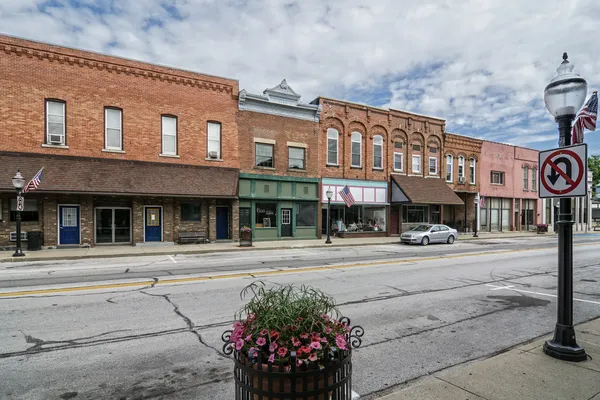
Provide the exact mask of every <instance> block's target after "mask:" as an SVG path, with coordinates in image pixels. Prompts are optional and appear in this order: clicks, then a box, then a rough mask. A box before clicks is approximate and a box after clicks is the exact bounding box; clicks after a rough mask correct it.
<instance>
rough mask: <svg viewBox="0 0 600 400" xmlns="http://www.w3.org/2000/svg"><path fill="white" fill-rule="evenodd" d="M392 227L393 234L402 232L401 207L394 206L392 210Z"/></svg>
mask: <svg viewBox="0 0 600 400" xmlns="http://www.w3.org/2000/svg"><path fill="white" fill-rule="evenodd" d="M390 219H391V220H390V229H391V232H390V233H391V234H392V235H397V234H399V233H400V207H392V209H391V211H390Z"/></svg>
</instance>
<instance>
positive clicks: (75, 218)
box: [58, 206, 79, 244]
mask: <svg viewBox="0 0 600 400" xmlns="http://www.w3.org/2000/svg"><path fill="white" fill-rule="evenodd" d="M58 215H59V238H58V240H59V242H58V243H59V244H79V206H59V207H58Z"/></svg>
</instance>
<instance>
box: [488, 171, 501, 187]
mask: <svg viewBox="0 0 600 400" xmlns="http://www.w3.org/2000/svg"><path fill="white" fill-rule="evenodd" d="M494 174H498V177H499V178H500V179H499V180H500V181H501V182H500V183H494V179H493V178H494ZM504 183H505V179H504V171H490V184H492V185H497V186H504Z"/></svg>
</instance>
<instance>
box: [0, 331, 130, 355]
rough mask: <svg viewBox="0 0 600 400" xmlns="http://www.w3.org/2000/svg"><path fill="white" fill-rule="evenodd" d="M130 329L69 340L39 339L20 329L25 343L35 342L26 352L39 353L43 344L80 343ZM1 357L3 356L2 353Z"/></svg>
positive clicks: (42, 348)
mask: <svg viewBox="0 0 600 400" xmlns="http://www.w3.org/2000/svg"><path fill="white" fill-rule="evenodd" d="M127 331H129V329H118V330H116V331H109V332H104V333H100V334H98V335H93V336H86V337H81V338H75V339H69V340H43V339H39V338H36V337H33V336H31V335H28V334H26V333H25V332H23V331H19V332H21V333H22V334H23V336H24V337H25V343H29V344H33V346H31V347H29V348H27V350H25V352H24V353H32V352H34V353H38V352H39V350H44V349H45V348H44V347H43V346H45V345H53V344H58V345H60V344H73V345H76V344H80V343H78V342H80V341H82V340H89V339H95V338H98V337H102V336H106V335H110V334H111V333H118V332H127ZM0 358H2V355H1V354H0Z"/></svg>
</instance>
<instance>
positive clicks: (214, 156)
mask: <svg viewBox="0 0 600 400" xmlns="http://www.w3.org/2000/svg"><path fill="white" fill-rule="evenodd" d="M208 156H209V157H210V158H217V152H216V151H209V152H208Z"/></svg>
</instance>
